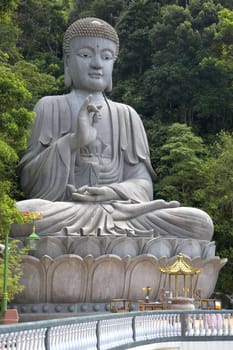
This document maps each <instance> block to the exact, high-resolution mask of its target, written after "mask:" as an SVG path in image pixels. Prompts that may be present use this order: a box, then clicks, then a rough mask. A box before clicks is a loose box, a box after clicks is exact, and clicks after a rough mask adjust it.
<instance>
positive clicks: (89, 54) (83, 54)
mask: <svg viewBox="0 0 233 350" xmlns="http://www.w3.org/2000/svg"><path fill="white" fill-rule="evenodd" d="M77 55H78V56H79V57H83V58H91V57H92V56H93V54H92V52H91V51H90V50H79V51H78V52H77Z"/></svg>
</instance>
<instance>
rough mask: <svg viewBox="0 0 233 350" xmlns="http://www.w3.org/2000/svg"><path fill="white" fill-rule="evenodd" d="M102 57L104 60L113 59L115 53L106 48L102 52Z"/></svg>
mask: <svg viewBox="0 0 233 350" xmlns="http://www.w3.org/2000/svg"><path fill="white" fill-rule="evenodd" d="M101 57H102V59H103V60H104V61H110V60H112V59H113V57H114V56H113V53H112V52H111V51H108V50H104V51H103V52H102V53H101Z"/></svg>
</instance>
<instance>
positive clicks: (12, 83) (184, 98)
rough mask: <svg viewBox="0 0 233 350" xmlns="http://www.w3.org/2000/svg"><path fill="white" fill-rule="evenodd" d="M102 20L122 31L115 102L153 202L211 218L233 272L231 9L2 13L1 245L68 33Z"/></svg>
mask: <svg viewBox="0 0 233 350" xmlns="http://www.w3.org/2000/svg"><path fill="white" fill-rule="evenodd" d="M84 16H93V17H100V18H102V19H104V20H106V21H108V22H109V23H111V24H112V25H113V26H115V28H116V29H117V32H118V34H119V38H120V52H119V57H118V59H117V61H116V64H115V70H114V77H113V91H112V92H111V93H110V98H112V99H115V100H117V101H119V102H121V101H122V102H124V103H127V104H129V105H131V106H132V107H134V108H135V109H136V110H137V111H138V113H139V114H140V115H141V116H142V119H143V122H144V125H145V128H146V130H147V134H148V139H149V145H150V151H151V159H152V165H153V167H154V168H155V171H156V172H157V180H156V182H155V184H154V192H155V198H158V197H163V198H164V199H167V200H171V199H177V200H180V202H181V203H182V204H184V205H189V206H198V207H200V208H203V209H205V210H206V211H207V212H208V213H209V214H210V215H211V216H212V218H213V220H214V223H215V240H216V244H217V252H218V254H219V255H220V256H222V257H228V258H229V263H228V265H227V268H225V270H224V271H226V272H224V273H223V274H222V275H221V279H220V282H219V284H218V286H217V289H218V290H224V291H225V292H226V291H232V287H233V282H232V279H231V278H230V281H231V282H224V281H226V280H227V277H228V276H230V275H232V272H233V267H232V263H233V253H232V247H231V245H229V242H232V234H233V233H232V213H233V211H232V198H233V197H232V178H233V176H232V169H233V166H232V165H233V164H232V154H233V149H232V147H233V136H232V132H233V53H232V52H233V3H232V1H230V0H219V1H217V0H188V1H187V0H186V1H183V0H172V1H168V0H158V1H154V0H98V1H97V0H80V1H76V0H27V1H25V0H16V1H11V0H10V1H9V0H8V1H4V0H3V1H1V4H0V102H1V103H0V183H1V186H0V235H1V236H3V235H4V232H5V231H6V230H9V226H10V224H11V222H12V221H14V220H20V218H19V217H18V213H17V211H16V209H15V201H16V200H19V199H21V198H22V197H23V194H22V193H21V191H20V189H19V187H18V179H17V172H16V167H17V162H18V160H19V159H20V157H21V155H22V153H23V151H24V150H25V147H26V140H27V137H28V133H29V126H30V124H31V122H32V120H33V118H34V113H33V112H32V110H33V106H34V104H35V103H36V101H37V100H38V99H39V98H40V97H42V96H44V95H53V94H57V93H64V92H65V91H66V90H65V88H64V83H63V78H64V77H63V57H62V39H63V34H64V31H65V29H66V28H67V26H68V25H69V24H70V23H72V22H73V21H74V20H76V19H78V18H81V17H84Z"/></svg>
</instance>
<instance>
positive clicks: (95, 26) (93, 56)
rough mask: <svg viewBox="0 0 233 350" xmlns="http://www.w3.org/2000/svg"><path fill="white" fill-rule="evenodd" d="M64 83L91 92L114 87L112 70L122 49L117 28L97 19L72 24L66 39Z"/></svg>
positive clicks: (64, 47)
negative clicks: (120, 48)
mask: <svg viewBox="0 0 233 350" xmlns="http://www.w3.org/2000/svg"><path fill="white" fill-rule="evenodd" d="M63 51H64V64H65V66H64V68H65V72H64V73H65V85H66V86H67V87H72V88H74V89H78V90H85V91H88V92H90V93H94V92H104V91H111V90H112V69H113V65H114V62H115V60H116V57H117V55H118V52H119V38H118V35H117V33H116V31H115V29H114V28H113V27H112V26H111V25H110V24H108V23H107V22H105V21H103V20H101V19H98V18H92V17H87V18H82V19H79V20H77V21H75V22H74V23H72V24H71V25H70V26H69V27H68V29H67V30H66V32H65V35H64V40H63Z"/></svg>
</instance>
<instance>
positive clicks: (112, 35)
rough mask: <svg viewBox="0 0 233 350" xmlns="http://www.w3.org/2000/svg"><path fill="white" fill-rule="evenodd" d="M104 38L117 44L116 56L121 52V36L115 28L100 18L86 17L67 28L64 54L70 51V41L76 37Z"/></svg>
mask: <svg viewBox="0 0 233 350" xmlns="http://www.w3.org/2000/svg"><path fill="white" fill-rule="evenodd" d="M84 37H93V38H95V37H96V38H104V39H108V40H111V41H113V42H114V43H115V44H116V48H117V49H116V56H117V55H118V52H119V37H118V35H117V32H116V31H115V29H114V28H113V27H112V26H111V25H110V24H108V23H107V22H105V21H103V20H102V19H99V18H94V17H86V18H82V19H78V20H77V21H75V22H73V23H72V24H71V25H70V26H69V27H68V28H67V30H66V32H65V34H64V39H63V52H64V55H68V54H69V53H70V42H71V40H72V39H74V38H84Z"/></svg>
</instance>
